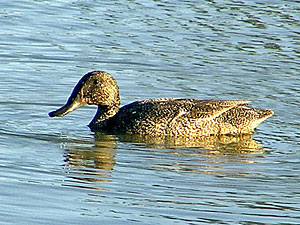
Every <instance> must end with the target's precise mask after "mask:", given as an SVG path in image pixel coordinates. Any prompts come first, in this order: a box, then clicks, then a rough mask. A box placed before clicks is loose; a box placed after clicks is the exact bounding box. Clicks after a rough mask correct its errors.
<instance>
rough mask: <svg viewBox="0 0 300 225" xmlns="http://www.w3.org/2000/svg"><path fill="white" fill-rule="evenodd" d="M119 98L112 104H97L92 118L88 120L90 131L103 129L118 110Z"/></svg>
mask: <svg viewBox="0 0 300 225" xmlns="http://www.w3.org/2000/svg"><path fill="white" fill-rule="evenodd" d="M119 107H120V99H118V101H116V102H115V103H114V104H112V105H109V106H102V105H98V110H97V113H96V115H95V116H94V119H93V120H92V121H91V122H90V124H89V127H90V128H91V130H92V131H95V130H99V129H103V130H105V128H106V126H107V125H108V123H109V120H110V118H112V117H113V116H114V115H116V113H117V112H118V111H119Z"/></svg>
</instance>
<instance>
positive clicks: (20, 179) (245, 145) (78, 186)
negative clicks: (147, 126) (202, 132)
mask: <svg viewBox="0 0 300 225" xmlns="http://www.w3.org/2000/svg"><path fill="white" fill-rule="evenodd" d="M299 11H300V3H299V2H297V1H283V0H273V1H227V2H226V1H203V2H202V3H199V1H176V2H172V3H170V2H164V1H91V0H90V1H63V0H61V1H31V2H30V3H28V1H6V2H5V1H2V2H1V3H0V26H1V31H0V32H1V35H0V48H1V51H0V64H1V69H0V71H1V72H0V73H1V79H0V102H1V107H0V172H1V176H0V206H1V207H0V221H1V224H205V223H211V224H260V223H261V224H299V223H300V189H299V183H300V178H299V172H300V147H299V139H300V131H299V128H300V113H299V108H300V88H299V87H300V74H299V71H300V26H299V21H300V16H299V15H300V14H299ZM92 70H105V71H107V72H109V73H111V74H112V75H113V76H114V77H115V78H116V80H117V82H118V84H119V86H120V92H121V100H122V104H127V103H129V102H132V101H135V100H139V99H147V98H153V97H167V96H168V97H184V98H200V99H249V100H251V101H252V105H253V106H254V107H258V108H270V109H273V110H274V112H275V115H274V116H273V117H271V118H269V119H268V120H266V121H265V122H264V123H263V124H262V125H261V126H260V127H259V128H258V129H257V130H256V133H255V135H254V136H253V138H252V137H247V136H246V137H241V138H238V137H235V138H229V137H223V138H220V139H214V140H210V139H209V140H203V139H199V140H196V141H194V142H193V141H190V142H187V143H186V142H185V141H184V140H169V141H161V140H158V141H157V140H147V139H140V138H137V137H130V136H129V137H128V136H119V137H117V136H109V135H101V134H94V133H92V132H90V130H89V129H88V127H87V126H86V125H87V124H88V123H89V121H90V120H91V119H92V117H93V114H94V113H95V108H94V107H86V108H82V109H79V110H77V111H75V112H73V113H72V114H70V115H68V116H66V117H64V118H58V119H50V118H49V117H48V115H47V113H48V112H49V111H51V110H54V109H56V108H57V107H59V106H61V105H62V104H63V103H64V102H65V101H66V99H67V97H68V96H69V94H70V92H71V90H72V88H73V86H74V85H75V84H76V82H77V81H78V80H79V79H80V77H81V76H82V75H83V74H84V73H86V72H88V71H92Z"/></svg>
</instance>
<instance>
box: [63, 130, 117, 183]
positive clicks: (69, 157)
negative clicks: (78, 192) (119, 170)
mask: <svg viewBox="0 0 300 225" xmlns="http://www.w3.org/2000/svg"><path fill="white" fill-rule="evenodd" d="M115 148H116V138H115V137H114V136H112V135H97V136H96V138H95V141H94V143H93V144H91V143H89V144H86V143H85V144H84V143H82V144H80V145H79V146H76V147H71V148H69V149H68V151H67V152H66V153H65V161H66V162H67V167H68V169H69V170H68V177H69V178H72V179H74V180H77V181H81V182H78V183H77V184H76V185H71V186H76V187H81V188H89V189H98V188H95V187H90V186H88V185H86V184H88V183H90V182H109V181H110V180H109V177H110V172H111V170H112V169H113V167H114V165H115V163H116V162H115Z"/></svg>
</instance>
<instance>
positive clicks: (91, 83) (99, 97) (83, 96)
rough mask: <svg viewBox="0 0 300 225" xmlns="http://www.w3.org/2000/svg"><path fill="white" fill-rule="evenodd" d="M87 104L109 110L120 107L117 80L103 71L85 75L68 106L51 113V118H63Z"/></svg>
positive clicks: (67, 103) (75, 88)
mask: <svg viewBox="0 0 300 225" xmlns="http://www.w3.org/2000/svg"><path fill="white" fill-rule="evenodd" d="M85 104H88V105H98V107H108V108H109V107H110V106H119V105H120V97H119V87H118V85H117V82H116V80H115V79H114V78H113V77H112V76H111V75H110V74H108V73H106V72H103V71H93V72H90V73H87V74H85V75H84V76H83V77H82V78H81V79H80V81H79V82H78V83H77V85H76V86H75V87H74V89H73V92H72V94H71V96H70V97H69V99H68V101H67V102H66V104H65V105H64V106H62V107H61V108H59V109H57V110H55V111H53V112H50V113H49V116H50V117H56V116H59V117H61V116H64V115H66V114H68V113H70V112H72V111H74V110H75V109H78V108H79V107H81V106H83V105H85Z"/></svg>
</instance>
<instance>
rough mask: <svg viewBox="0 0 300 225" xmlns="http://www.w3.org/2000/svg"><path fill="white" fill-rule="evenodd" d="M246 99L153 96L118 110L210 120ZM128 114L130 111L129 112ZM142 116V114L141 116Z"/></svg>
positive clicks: (158, 116) (159, 116)
mask: <svg viewBox="0 0 300 225" xmlns="http://www.w3.org/2000/svg"><path fill="white" fill-rule="evenodd" d="M248 103H249V101H247V100H198V99H175V98H154V99H148V100H143V101H136V102H133V103H131V104H129V105H126V106H123V107H122V108H121V109H120V111H121V112H122V111H126V112H127V113H126V114H128V113H129V112H131V113H134V114H138V115H139V116H142V115H141V114H143V115H144V116H147V117H148V116H150V117H153V118H165V119H168V118H169V119H173V120H174V119H177V118H179V117H181V116H185V117H187V118H189V119H198V120H199V119H203V120H211V119H214V118H216V117H218V116H219V115H221V114H222V113H224V112H226V111H227V110H229V109H231V108H234V107H237V106H242V105H247V104H248ZM129 114H130V113H129ZM142 117H143V116H142Z"/></svg>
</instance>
